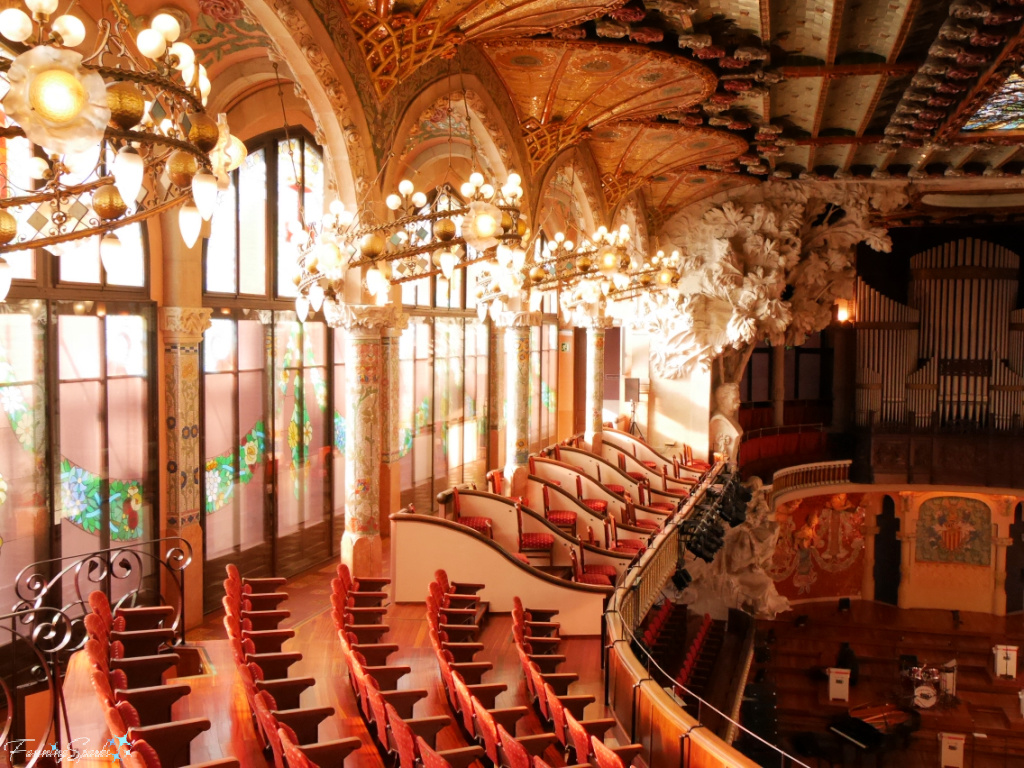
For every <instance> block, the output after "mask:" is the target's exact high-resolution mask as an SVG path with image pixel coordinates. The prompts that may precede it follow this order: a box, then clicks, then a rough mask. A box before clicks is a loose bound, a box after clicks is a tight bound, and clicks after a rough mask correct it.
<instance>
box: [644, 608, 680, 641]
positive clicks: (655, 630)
mask: <svg viewBox="0 0 1024 768" xmlns="http://www.w3.org/2000/svg"><path fill="white" fill-rule="evenodd" d="M673 608H674V604H673V603H672V601H671V600H665V601H664V602H663V603H662V604H661V607H659V608H658V610H657V611H655V613H654V615H653V616H651V618H650V619H649V620H648V622H647V626H646V628H645V629H644V634H643V638H642V639H643V642H644V645H646V646H648V647H654V646H655V645H657V644H658V640H659V639H660V638H661V632H662V630H663V629H664V628H665V625H666V624H667V623H668V620H669V619H670V618H671V617H672V613H673Z"/></svg>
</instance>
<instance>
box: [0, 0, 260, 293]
mask: <svg viewBox="0 0 1024 768" xmlns="http://www.w3.org/2000/svg"><path fill="white" fill-rule="evenodd" d="M25 5H26V6H27V10H28V11H29V13H26V12H25V11H22V10H20V9H18V8H8V9H7V10H4V11H3V12H0V35H2V36H3V37H4V38H6V39H7V40H8V41H10V42H11V43H12V45H11V46H10V47H9V49H13V50H15V51H17V53H16V55H12V54H7V55H6V56H4V51H3V50H0V57H2V58H0V82H2V83H3V85H5V86H6V94H5V95H4V96H3V98H2V105H3V113H4V116H5V118H6V119H5V120H4V123H3V124H2V126H0V138H2V139H4V144H5V145H6V154H7V159H8V162H7V164H6V166H4V167H2V168H0V184H2V189H0V195H2V196H0V255H3V254H6V253H10V252H12V251H19V250H23V249H26V248H37V247H44V248H47V249H48V250H50V251H51V252H52V253H55V254H57V255H60V253H61V252H62V250H64V249H63V248H62V247H61V244H62V243H65V242H67V241H71V240H81V239H84V238H96V240H97V241H98V242H99V249H100V256H101V259H102V260H103V264H104V267H105V268H106V269H107V271H108V272H112V271H115V270H116V269H117V268H118V263H117V257H118V255H119V253H120V242H119V240H118V238H117V235H116V234H114V230H116V229H118V228H120V227H123V226H125V225H127V224H130V223H133V222H139V221H142V220H144V219H146V218H148V217H150V216H153V215H154V214H157V213H160V212H162V211H166V210H169V209H172V208H174V207H176V206H180V208H179V214H178V223H179V227H180V230H181V234H182V237H183V239H184V240H185V243H186V245H188V247H192V246H193V245H194V244H195V242H196V240H197V239H198V237H199V233H200V229H201V226H202V220H204V219H209V218H210V216H211V215H212V213H213V209H214V207H215V204H216V196H217V190H218V189H219V188H220V189H224V188H226V187H227V184H228V182H229V177H228V174H229V173H230V171H232V170H234V169H235V168H237V167H238V166H239V165H240V164H241V163H242V161H243V160H244V159H245V146H244V145H243V144H242V142H241V141H239V140H238V139H237V138H236V137H234V136H232V135H231V134H230V132H229V131H228V126H227V120H226V116H225V115H223V114H222V115H219V116H218V117H217V119H216V120H214V119H213V118H212V117H210V116H209V115H207V114H206V112H205V105H206V101H207V97H208V96H209V93H210V87H211V86H210V80H209V77H208V76H207V73H206V69H205V67H203V65H202V64H199V63H198V62H197V61H196V57H195V53H194V51H193V50H192V48H191V47H190V46H189V45H188V44H187V43H186V42H183V41H180V40H178V38H179V37H180V35H181V26H180V24H179V22H178V20H177V19H176V18H175V17H174V16H173V15H171V14H169V13H159V14H157V15H155V16H154V17H153V19H152V21H151V23H150V26H149V27H148V28H146V29H143V30H141V31H140V32H139V33H138V35H137V36H135V38H134V40H132V39H131V38H130V37H129V35H128V34H127V27H126V25H125V24H124V22H122V21H119V22H117V23H116V24H113V25H112V24H111V22H110V21H109V20H107V19H100V20H99V22H98V23H97V40H98V42H97V44H96V47H95V48H94V50H93V51H92V52H91V53H89V54H88V55H85V56H83V55H82V54H81V53H79V52H77V51H76V50H73V49H74V48H77V47H78V46H80V45H82V43H83V42H85V39H86V28H85V25H84V24H83V22H82V21H81V20H80V19H79V18H77V17H76V16H74V15H71V14H65V15H61V16H57V17H55V18H53V17H52V14H54V13H55V12H56V10H57V6H58V1H57V0H25ZM9 56H12V57H9ZM0 269H3V270H4V271H5V272H7V273H8V274H9V266H8V265H7V263H6V262H5V261H3V260H2V259H0ZM0 277H2V276H0Z"/></svg>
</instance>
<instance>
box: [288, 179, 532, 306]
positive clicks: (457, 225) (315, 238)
mask: <svg viewBox="0 0 1024 768" xmlns="http://www.w3.org/2000/svg"><path fill="white" fill-rule="evenodd" d="M520 182H521V180H520V177H519V175H518V174H515V173H511V174H509V177H508V180H507V181H506V183H505V184H504V186H502V187H501V188H500V189H496V188H495V187H494V186H493V185H491V184H489V183H487V181H486V180H485V179H484V176H483V174H481V173H479V172H473V173H472V174H471V175H470V177H469V180H468V181H467V182H465V183H463V184H462V185H461V187H460V188H459V193H458V194H457V193H456V191H455V190H454V189H453V188H452V187H450V186H448V185H443V186H441V187H438V188H437V189H435V190H434V191H433V194H432V195H427V194H426V193H425V192H422V191H417V190H416V189H415V186H414V185H413V183H412V181H410V180H408V179H403V180H402V181H401V182H399V184H398V189H397V191H396V192H395V193H392V194H389V195H388V196H387V197H386V198H385V204H386V205H387V207H388V209H390V210H391V211H393V216H394V218H393V219H392V220H391V221H389V222H386V223H381V222H380V221H379V220H378V219H377V218H376V217H375V216H374V215H373V212H372V211H371V210H370V209H369V208H368V207H367V206H364V207H363V210H361V211H360V213H358V214H356V213H353V212H352V211H351V210H348V209H347V208H345V206H344V205H343V204H342V203H341V202H339V201H335V202H333V203H332V204H331V205H330V209H329V212H328V213H327V214H325V215H324V217H323V220H322V221H321V222H320V223H319V224H315V225H313V226H312V227H310V229H309V237H308V239H307V241H306V242H305V243H304V244H303V246H301V248H300V250H299V254H298V259H297V260H298V270H297V272H296V275H295V281H296V285H297V286H298V289H299V296H298V298H296V300H295V308H296V311H297V312H298V315H299V317H300V318H301V319H305V318H306V317H307V316H308V314H309V312H310V311H313V312H316V311H319V310H320V309H321V307H322V308H323V310H324V316H325V318H326V319H327V321H328V323H332V322H334V321H336V320H337V319H338V317H339V313H340V305H341V304H344V303H345V300H344V298H343V293H344V288H345V280H346V277H347V276H348V274H349V270H352V269H358V268H361V267H367V269H366V273H365V275H364V276H363V278H362V279H363V280H364V281H365V282H364V285H365V287H366V289H367V291H369V292H370V294H372V295H373V296H374V298H375V300H376V302H377V303H378V304H386V303H387V302H388V297H389V293H390V289H391V286H392V285H394V284H398V283H404V282H408V281H411V280H419V279H421V278H424V277H428V276H430V275H437V274H440V275H442V276H443V277H445V278H448V279H450V278H451V276H452V274H453V272H454V270H455V269H462V268H465V267H466V266H468V265H469V264H473V263H475V262H478V261H481V260H483V259H487V258H490V254H492V253H494V251H495V249H497V251H499V252H502V253H504V251H505V250H506V249H507V248H509V247H513V248H514V247H518V246H519V244H520V243H521V242H522V239H523V238H524V237H525V236H527V235H528V232H529V230H528V228H527V226H526V221H525V219H524V217H523V214H522V211H521V210H520V203H521V201H522V198H523V189H522V187H521V186H520Z"/></svg>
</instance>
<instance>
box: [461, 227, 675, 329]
mask: <svg viewBox="0 0 1024 768" xmlns="http://www.w3.org/2000/svg"><path fill="white" fill-rule="evenodd" d="M527 254H529V256H527ZM498 257H499V258H498V259H497V260H496V263H495V264H494V265H489V268H488V270H487V272H486V273H485V274H484V275H483V277H482V279H481V281H480V284H479V288H478V290H477V298H478V301H479V304H478V307H481V309H480V316H481V318H482V317H484V313H485V312H488V311H489V312H491V313H492V316H493V315H495V314H496V313H498V312H500V311H502V310H503V309H506V308H509V307H510V306H512V305H513V304H515V303H516V302H517V301H519V302H520V303H521V302H522V299H523V298H524V297H525V299H526V300H527V302H528V304H529V307H530V309H531V310H533V311H536V310H538V309H539V308H540V306H541V303H542V300H543V296H544V294H545V293H548V292H552V291H555V290H557V291H558V298H559V305H560V308H561V312H562V315H563V319H564V320H565V321H566V322H571V321H572V320H573V319H574V318H575V319H576V320H581V319H582V317H583V316H597V315H599V314H601V313H604V312H605V311H606V310H607V309H609V308H610V307H611V304H610V302H614V301H620V300H624V299H626V298H632V296H631V292H635V291H637V290H641V289H643V288H646V287H654V286H655V284H656V283H657V281H658V280H659V277H660V273H661V272H662V271H663V270H662V269H660V268H659V267H656V266H655V265H654V264H650V265H648V264H645V262H644V259H643V255H642V254H641V253H640V252H639V251H638V250H637V249H636V248H635V245H634V243H633V236H632V233H631V231H630V229H629V226H628V225H626V224H623V225H622V226H620V227H619V228H617V229H608V228H607V227H604V226H602V227H599V228H598V230H597V231H596V232H595V233H594V234H593V235H592V236H590V237H583V238H582V240H581V242H580V243H578V244H577V243H574V242H573V241H572V240H570V239H568V238H567V237H566V236H565V234H564V233H563V232H556V233H555V234H554V236H553V237H550V238H542V239H538V241H536V242H535V243H534V244H533V247H532V248H528V249H526V251H525V252H520V253H516V252H514V251H513V252H512V253H511V254H510V257H509V258H507V259H505V260H504V261H503V260H502V259H501V258H500V257H501V251H500V249H499V253H498ZM671 279H672V275H670V274H666V275H665V280H666V281H669V282H670V281H671Z"/></svg>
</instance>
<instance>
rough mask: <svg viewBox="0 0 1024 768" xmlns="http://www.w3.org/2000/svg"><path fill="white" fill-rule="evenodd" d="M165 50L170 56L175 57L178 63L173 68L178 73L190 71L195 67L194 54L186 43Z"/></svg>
mask: <svg viewBox="0 0 1024 768" xmlns="http://www.w3.org/2000/svg"><path fill="white" fill-rule="evenodd" d="M167 50H168V52H169V53H170V54H171V55H172V56H176V57H177V59H178V63H177V64H175V65H174V68H175V69H176V70H178V71H179V72H184V71H185V70H189V71H191V69H192V67H194V66H195V63H196V53H195V51H193V50H192V46H190V45H189V44H188V43H180V42H179V43H175V44H174V45H172V46H171V47H170V48H168V49H167Z"/></svg>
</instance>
